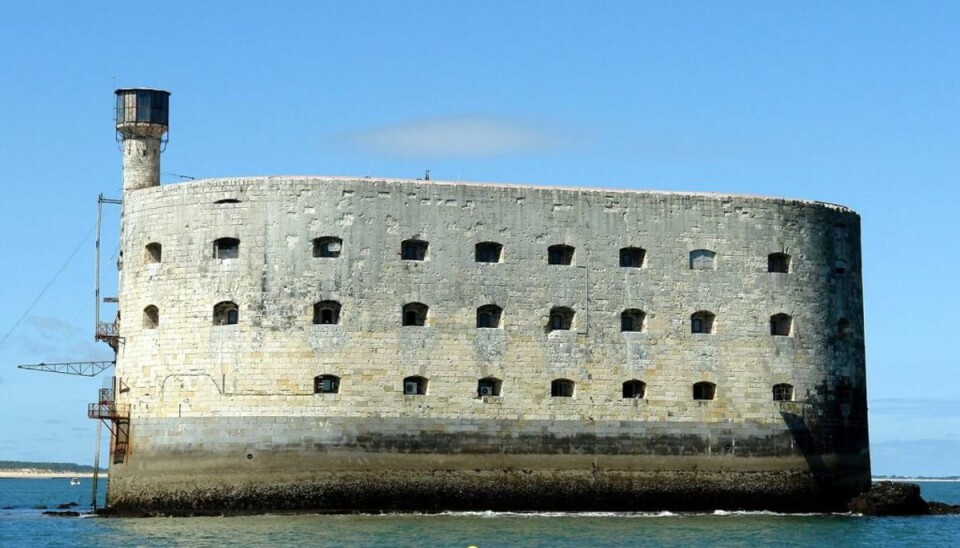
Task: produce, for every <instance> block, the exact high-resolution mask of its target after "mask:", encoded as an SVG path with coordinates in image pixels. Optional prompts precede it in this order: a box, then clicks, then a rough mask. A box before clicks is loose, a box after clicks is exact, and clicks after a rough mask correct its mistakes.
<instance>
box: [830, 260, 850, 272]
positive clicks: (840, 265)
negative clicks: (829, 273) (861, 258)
mask: <svg viewBox="0 0 960 548" xmlns="http://www.w3.org/2000/svg"><path fill="white" fill-rule="evenodd" d="M833 272H834V273H836V274H846V273H847V261H845V260H844V259H837V260H836V262H835V263H834V264H833Z"/></svg>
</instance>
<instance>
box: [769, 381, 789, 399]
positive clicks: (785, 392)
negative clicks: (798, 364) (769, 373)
mask: <svg viewBox="0 0 960 548" xmlns="http://www.w3.org/2000/svg"><path fill="white" fill-rule="evenodd" d="M773 401H793V385H792V384H786V383H782V384H775V385H773Z"/></svg>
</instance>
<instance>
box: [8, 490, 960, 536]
mask: <svg viewBox="0 0 960 548" xmlns="http://www.w3.org/2000/svg"><path fill="white" fill-rule="evenodd" d="M921 488H922V490H923V495H924V497H925V498H927V500H938V501H941V502H947V503H950V504H960V483H947V482H929V483H921ZM90 496H91V484H90V480H89V479H81V485H79V486H71V485H70V482H69V480H67V479H0V546H4V547H6V546H17V547H20V546H79V547H97V548H107V547H113V546H215V547H218V548H228V547H229V548H234V547H237V548H238V547H241V546H277V547H279V546H428V547H430V548H435V547H441V546H459V547H466V546H470V545H475V546H478V547H480V548H484V547H488V546H544V547H547V546H549V547H551V548H561V547H567V546H578V547H579V546H590V547H593V546H625V545H628V544H643V545H646V546H651V545H652V546H680V545H711V546H744V545H754V546H960V516H927V517H915V518H866V517H856V516H847V515H802V516H796V515H781V514H765V513H717V514H697V515H688V514H684V515H675V514H522V515H520V514H494V513H476V514H463V513H458V514H443V515H431V516H419V515H383V516H316V515H298V516H288V515H267V516H249V517H230V518H145V519H119V518H117V519H105V518H93V517H83V518H51V517H47V516H43V515H42V514H41V512H43V509H41V508H39V507H40V506H46V507H48V508H49V509H56V507H57V506H58V505H60V504H63V503H67V502H78V503H80V504H81V506H80V507H78V508H77V510H79V511H81V512H82V511H89V509H90ZM101 497H102V494H101Z"/></svg>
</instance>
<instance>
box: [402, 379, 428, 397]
mask: <svg viewBox="0 0 960 548" xmlns="http://www.w3.org/2000/svg"><path fill="white" fill-rule="evenodd" d="M426 393H427V379H425V378H423V377H407V378H405V379H403V394H404V395H405V396H423V395H425V394H426Z"/></svg>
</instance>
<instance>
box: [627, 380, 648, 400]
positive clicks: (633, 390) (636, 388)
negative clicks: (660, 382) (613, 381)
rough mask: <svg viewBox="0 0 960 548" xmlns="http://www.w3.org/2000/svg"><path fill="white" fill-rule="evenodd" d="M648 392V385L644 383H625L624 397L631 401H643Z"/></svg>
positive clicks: (634, 381)
mask: <svg viewBox="0 0 960 548" xmlns="http://www.w3.org/2000/svg"><path fill="white" fill-rule="evenodd" d="M646 391H647V385H646V384H645V383H644V382H643V381H638V380H631V381H627V382H625V383H623V397H624V398H631V399H637V400H639V399H643V397H644V394H645V393H646Z"/></svg>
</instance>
